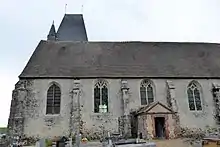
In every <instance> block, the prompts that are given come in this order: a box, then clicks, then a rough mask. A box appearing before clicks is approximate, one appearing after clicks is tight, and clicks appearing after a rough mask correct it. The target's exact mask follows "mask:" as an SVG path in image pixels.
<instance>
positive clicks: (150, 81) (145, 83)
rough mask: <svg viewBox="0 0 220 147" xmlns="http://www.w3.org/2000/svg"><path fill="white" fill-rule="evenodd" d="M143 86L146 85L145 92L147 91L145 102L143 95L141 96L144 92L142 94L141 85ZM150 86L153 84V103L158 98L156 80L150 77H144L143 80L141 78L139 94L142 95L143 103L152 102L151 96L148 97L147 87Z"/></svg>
mask: <svg viewBox="0 0 220 147" xmlns="http://www.w3.org/2000/svg"><path fill="white" fill-rule="evenodd" d="M142 86H143V87H145V92H146V100H145V101H146V102H145V103H144V102H143V100H142V97H141V96H142V94H141V87H142ZM148 86H151V88H152V93H153V101H152V102H150V103H153V102H155V100H156V87H155V84H154V82H153V81H152V80H150V79H143V80H141V82H140V85H139V95H140V101H141V105H148V104H150V103H149V97H148V94H147V87H148Z"/></svg>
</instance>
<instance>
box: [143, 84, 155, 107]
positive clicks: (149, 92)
mask: <svg viewBox="0 0 220 147" xmlns="http://www.w3.org/2000/svg"><path fill="white" fill-rule="evenodd" d="M140 95H141V105H148V104H150V103H153V102H154V89H153V84H152V82H151V81H150V80H143V81H142V82H141V87H140Z"/></svg>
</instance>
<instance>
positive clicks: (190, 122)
mask: <svg viewBox="0 0 220 147" xmlns="http://www.w3.org/2000/svg"><path fill="white" fill-rule="evenodd" d="M106 80H107V81H108V84H109V87H108V88H109V112H108V113H106V114H105V115H103V114H99V113H98V114H97V113H94V112H93V104H94V102H93V99H94V97H93V95H94V93H93V88H94V87H93V86H94V84H95V81H96V79H81V80H80V85H81V87H80V89H81V94H80V110H81V112H80V122H81V123H80V125H81V132H82V133H83V134H84V135H85V136H100V134H102V133H103V130H107V131H111V132H118V118H119V117H120V116H123V115H124V111H123V109H124V108H123V101H122V92H121V79H106ZM170 80H171V81H172V83H173V84H174V85H175V95H176V96H175V98H176V104H177V106H178V114H179V118H178V119H179V125H180V126H181V127H188V128H194V127H198V128H204V127H205V126H206V125H210V126H215V120H214V119H213V111H214V104H213V95H212V91H211V90H212V83H218V82H219V83H220V80H206V79H198V80H197V81H198V82H199V83H200V85H201V87H202V104H203V111H202V112H192V111H189V108H188V99H187V93H186V89H187V85H188V84H189V82H191V81H192V79H182V80H181V79H170ZM126 81H127V84H128V85H129V103H128V104H127V107H128V108H129V109H137V108H139V107H140V92H139V89H140V87H139V86H140V83H141V81H142V79H127V80H126ZM152 81H153V82H154V85H155V88H156V89H155V101H161V102H162V103H165V104H166V103H167V88H166V81H167V80H166V79H152ZM53 82H56V83H57V84H58V85H59V86H60V88H61V113H60V114H59V115H46V95H47V90H48V88H49V86H50V85H51V83H53ZM73 88H74V80H73V79H36V80H20V81H19V82H18V83H17V84H16V86H15V89H14V91H13V96H12V101H11V112H10V117H9V123H8V127H9V130H10V131H9V132H10V133H12V134H13V133H14V134H18V135H22V134H25V135H26V136H35V137H38V136H40V137H47V136H60V135H66V136H68V135H70V134H71V133H72V132H75V130H76V127H74V126H76V125H75V124H74V122H73V121H74V120H75V118H74V119H73V120H72V116H74V117H75V116H76V114H75V115H73V114H74V111H75V112H76V110H77V109H76V106H74V105H73V101H72V100H73V96H72V94H71V92H72V91H73ZM75 100H76V99H75ZM72 108H73V109H72ZM16 123H19V125H16ZM71 129H73V130H71ZM91 132H92V133H91ZM97 134H98V135H97Z"/></svg>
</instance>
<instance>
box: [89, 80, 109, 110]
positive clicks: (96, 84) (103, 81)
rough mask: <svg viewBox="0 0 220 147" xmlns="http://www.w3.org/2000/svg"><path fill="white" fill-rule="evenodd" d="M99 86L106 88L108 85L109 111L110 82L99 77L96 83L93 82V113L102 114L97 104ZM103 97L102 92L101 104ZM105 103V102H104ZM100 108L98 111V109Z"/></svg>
mask: <svg viewBox="0 0 220 147" xmlns="http://www.w3.org/2000/svg"><path fill="white" fill-rule="evenodd" d="M96 87H98V88H101V89H102V88H104V87H106V88H107V104H106V106H107V112H106V113H109V91H110V90H109V82H108V81H107V80H105V79H97V80H95V82H94V84H93V113H95V114H100V111H99V108H97V107H96V106H95V105H96V104H95V88H96ZM101 97H102V93H100V104H102V100H103V98H101ZM103 105H104V104H103ZM97 109H98V111H97Z"/></svg>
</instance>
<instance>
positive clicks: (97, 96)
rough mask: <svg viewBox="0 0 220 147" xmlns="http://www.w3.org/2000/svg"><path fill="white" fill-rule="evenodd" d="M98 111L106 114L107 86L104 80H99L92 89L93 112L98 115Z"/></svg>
mask: <svg viewBox="0 0 220 147" xmlns="http://www.w3.org/2000/svg"><path fill="white" fill-rule="evenodd" d="M100 109H106V111H107V112H108V85H107V82H106V81H105V80H99V81H98V82H97V83H96V84H95V87H94V112H95V113H99V112H100V111H101V110H100ZM106 111H105V112H106Z"/></svg>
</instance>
